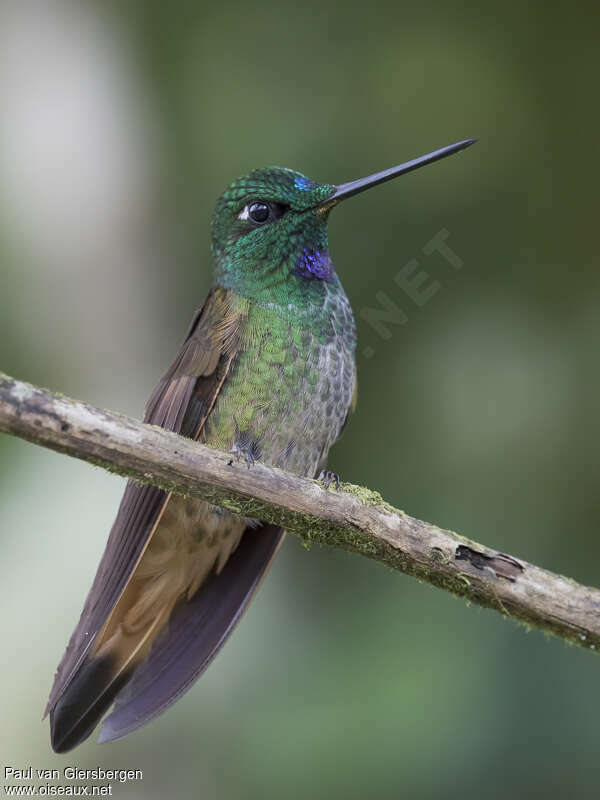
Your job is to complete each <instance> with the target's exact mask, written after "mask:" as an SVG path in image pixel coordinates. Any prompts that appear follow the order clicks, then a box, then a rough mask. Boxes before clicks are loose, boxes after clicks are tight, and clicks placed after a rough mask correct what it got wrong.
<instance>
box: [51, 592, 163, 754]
mask: <svg viewBox="0 0 600 800" xmlns="http://www.w3.org/2000/svg"><path fill="white" fill-rule="evenodd" d="M123 599H125V598H123ZM176 599H177V598H173V599H172V600H171V601H170V602H168V603H167V605H165V606H163V607H162V608H161V610H160V611H159V613H158V614H157V615H156V616H155V617H154V618H153V619H151V620H149V621H144V622H143V624H137V625H136V626H131V625H128V624H127V623H126V621H125V620H122V621H120V622H118V621H115V620H114V617H113V620H112V621H111V630H107V629H105V630H104V631H103V632H102V635H101V636H100V637H99V639H101V641H102V643H101V644H100V645H99V646H98V647H97V648H95V649H94V650H92V652H91V654H90V655H86V657H85V660H84V661H83V663H82V664H81V665H80V666H79V667H78V668H77V671H76V672H75V674H74V676H73V678H72V679H71V681H70V682H69V684H68V685H67V687H66V689H65V691H64V693H63V694H62V695H61V697H60V698H59V699H58V702H57V703H56V705H55V706H54V708H53V709H52V711H51V712H50V736H51V744H52V749H53V750H54V751H55V752H56V753H64V752H66V751H68V750H71V749H72V748H73V747H76V746H77V745H78V744H80V743H81V742H82V741H83V740H84V739H87V737H88V736H89V735H90V734H91V733H92V731H93V730H94V728H95V727H96V725H97V724H98V722H99V720H100V718H101V717H102V716H103V715H104V714H105V712H106V711H107V710H108V708H109V707H110V705H111V704H112V702H113V701H114V699H115V697H116V696H117V694H118V693H119V692H120V691H121V689H122V688H123V687H124V686H125V684H127V683H128V682H129V681H130V680H131V678H132V677H133V674H134V672H135V670H136V669H137V667H138V666H139V665H140V664H141V663H142V662H143V661H144V660H145V659H146V658H147V657H148V655H149V653H150V650H151V647H152V644H153V642H154V641H155V639H156V637H157V636H158V634H159V633H160V631H161V630H162V629H163V627H164V625H165V623H166V622H167V620H168V618H169V616H170V614H171V611H172V610H173V606H174V605H175V601H176ZM107 633H108V634H109V635H108V636H107Z"/></svg>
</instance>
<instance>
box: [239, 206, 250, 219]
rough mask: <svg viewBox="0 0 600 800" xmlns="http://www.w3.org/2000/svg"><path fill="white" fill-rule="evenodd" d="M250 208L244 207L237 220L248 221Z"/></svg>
mask: <svg viewBox="0 0 600 800" xmlns="http://www.w3.org/2000/svg"><path fill="white" fill-rule="evenodd" d="M249 213H250V206H244V207H243V208H242V210H241V211H240V213H239V214H238V219H250V217H249Z"/></svg>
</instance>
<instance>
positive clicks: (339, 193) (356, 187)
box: [320, 139, 477, 210]
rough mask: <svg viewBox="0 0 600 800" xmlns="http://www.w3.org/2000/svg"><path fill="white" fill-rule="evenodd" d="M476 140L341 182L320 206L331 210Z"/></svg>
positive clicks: (450, 146)
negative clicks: (366, 190) (356, 178)
mask: <svg viewBox="0 0 600 800" xmlns="http://www.w3.org/2000/svg"><path fill="white" fill-rule="evenodd" d="M476 141H477V140H476V139H465V140H464V141H462V142H456V143H455V144H450V145H448V147H442V149H441V150H434V151H433V153H428V154H427V155H426V156H421V157H420V158H413V159H412V161H406V162H405V163H404V164H400V165H399V166H397V167H390V168H389V169H384V170H382V171H381V172H375V173H374V174H373V175H368V176H367V177H366V178H359V179H358V180H356V181H349V183H341V184H340V185H339V186H336V190H335V192H334V193H333V194H332V195H331V197H329V198H328V199H327V200H326V201H325V202H324V203H323V204H322V205H321V206H320V208H322V209H323V210H329V209H330V208H332V207H333V206H334V205H335V204H336V203H338V202H339V201H340V200H345V199H346V198H347V197H352V196H353V195H355V194H359V192H364V191H365V189H370V188H371V186H377V185H378V184H379V183H385V181H391V180H392V178H397V177H398V176H399V175H405V174H406V173H407V172H412V171H413V169H419V167H424V166H425V164H431V163H433V162H434V161H439V160H440V159H441V158H446V156H451V155H452V154H453V153H458V151H459V150H464V149H465V147H470V146H471V145H472V144H473V143H474V142H476Z"/></svg>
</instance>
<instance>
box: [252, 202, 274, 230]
mask: <svg viewBox="0 0 600 800" xmlns="http://www.w3.org/2000/svg"><path fill="white" fill-rule="evenodd" d="M270 210H271V209H270V208H269V206H268V205H267V204H266V203H252V204H251V206H250V208H249V209H248V216H249V217H250V219H251V220H252V222H257V223H258V224H259V225H261V224H262V223H263V222H266V221H267V220H268V219H269V212H270Z"/></svg>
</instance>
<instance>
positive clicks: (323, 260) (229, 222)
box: [212, 139, 474, 301]
mask: <svg viewBox="0 0 600 800" xmlns="http://www.w3.org/2000/svg"><path fill="white" fill-rule="evenodd" d="M473 141H474V140H473V139H468V140H466V141H463V142H458V143H456V144H454V145H450V146H449V147H445V148H443V149H441V150H436V151H435V152H433V153H429V154H428V155H426V156H422V157H421V158H416V159H413V160H412V161H408V162H406V163H404V164H401V165H400V166H397V167H392V168H391V169H387V170H384V171H383V172H377V173H375V174H374V175H369V176H368V177H367V178H360V179H359V180H356V181H351V182H349V183H344V184H341V185H334V184H329V183H317V182H316V181H313V180H311V179H310V178H307V177H306V176H305V175H303V174H302V173H300V172H295V171H294V170H291V169H284V168H282V167H264V168H262V169H255V170H253V171H252V172H250V173H249V174H248V175H245V176H244V177H242V178H238V179H237V180H235V181H234V182H233V183H232V184H231V186H229V187H228V189H226V190H225V192H224V193H223V194H222V195H221V197H220V198H219V200H218V202H217V207H216V209H215V214H214V217H213V224H212V249H213V256H214V261H215V273H216V279H217V283H218V284H219V285H221V286H224V287H225V288H229V289H232V290H234V291H235V292H236V293H239V294H242V295H244V296H247V297H251V298H255V299H259V300H260V299H262V300H266V301H273V300H276V299H277V297H278V295H281V299H282V300H285V299H286V298H289V296H290V294H294V295H295V294H296V293H297V292H298V291H300V293H305V294H306V293H310V292H311V291H314V290H317V289H318V286H319V284H322V283H323V282H326V281H332V280H334V279H335V272H334V269H333V264H332V261H331V258H330V256H329V252H328V244H327V219H328V216H329V212H330V210H331V209H332V208H333V207H334V206H335V205H337V203H339V202H340V201H341V200H343V199H345V198H347V197H352V196H353V195H355V194H358V193H359V192H362V191H364V190H365V189H368V188H370V187H371V186H376V185H377V184H379V183H383V182H384V181H388V180H391V179H392V178H395V177H397V176H398V175H402V174H404V173H406V172H410V171H412V170H413V169H417V168H418V167H421V166H424V165H425V164H429V163H431V162H432V161H437V160H438V159H440V158H444V157H445V156H448V155H451V154H452V153H455V152H457V151H458V150H462V149H463V148H464V147H468V145H470V144H472V143H473Z"/></svg>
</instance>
